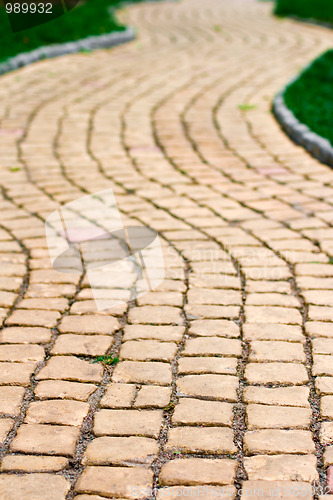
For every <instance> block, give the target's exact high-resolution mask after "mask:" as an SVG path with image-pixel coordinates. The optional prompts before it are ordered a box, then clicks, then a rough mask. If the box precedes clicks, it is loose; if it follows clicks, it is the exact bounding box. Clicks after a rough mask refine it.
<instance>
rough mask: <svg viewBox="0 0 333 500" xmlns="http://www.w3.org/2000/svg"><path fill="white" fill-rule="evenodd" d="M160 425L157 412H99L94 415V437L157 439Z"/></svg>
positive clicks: (160, 418)
mask: <svg viewBox="0 0 333 500" xmlns="http://www.w3.org/2000/svg"><path fill="white" fill-rule="evenodd" d="M161 424H162V412H161V411H158V410H100V411H99V412H98V413H96V414H95V420H94V433H95V434H96V436H103V435H108V434H109V435H113V436H130V435H132V434H134V435H135V434H136V435H138V434H140V435H141V434H142V435H143V436H146V437H154V438H157V437H158V436H159V433H160V428H161Z"/></svg>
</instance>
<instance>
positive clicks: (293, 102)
mask: <svg viewBox="0 0 333 500" xmlns="http://www.w3.org/2000/svg"><path fill="white" fill-rule="evenodd" d="M284 99H285V102H286V105H287V106H288V108H289V109H291V111H292V112H293V113H294V115H295V116H296V117H297V118H298V120H299V121H300V122H302V123H304V124H305V125H307V126H308V127H309V128H310V129H311V130H312V131H313V132H316V133H317V134H319V135H321V136H322V137H325V138H326V139H328V140H329V141H330V142H331V144H332V145H333V128H332V123H333V50H329V51H328V52H325V53H324V54H323V55H322V56H320V57H319V58H318V59H316V60H315V61H314V62H313V63H312V64H311V66H309V67H308V68H306V69H305V70H304V71H303V73H301V75H300V76H299V78H298V79H297V80H296V81H295V82H294V83H292V84H291V85H290V86H289V87H288V88H287V89H286V92H285V94H284Z"/></svg>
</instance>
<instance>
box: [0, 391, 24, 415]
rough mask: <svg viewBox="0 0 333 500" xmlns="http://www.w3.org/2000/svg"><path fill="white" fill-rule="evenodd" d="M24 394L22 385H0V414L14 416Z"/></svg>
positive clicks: (17, 411)
mask: <svg viewBox="0 0 333 500" xmlns="http://www.w3.org/2000/svg"><path fill="white" fill-rule="evenodd" d="M23 396H24V389H23V387H6V386H2V387H1V386H0V414H3V415H11V416H16V415H18V414H19V413H20V406H21V403H22V399H23Z"/></svg>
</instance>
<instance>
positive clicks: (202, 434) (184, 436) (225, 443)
mask: <svg viewBox="0 0 333 500" xmlns="http://www.w3.org/2000/svg"><path fill="white" fill-rule="evenodd" d="M165 448H166V449H167V450H174V449H175V450H180V451H182V452H184V453H209V454H221V455H222V454H229V453H236V451H237V448H236V447H235V445H234V442H233V431H232V430H231V429H229V428H227V427H224V428H221V427H206V428H197V427H178V428H176V429H170V430H169V432H168V441H167V443H166V446H165Z"/></svg>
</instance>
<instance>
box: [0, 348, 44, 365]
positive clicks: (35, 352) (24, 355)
mask: <svg viewBox="0 0 333 500" xmlns="http://www.w3.org/2000/svg"><path fill="white" fill-rule="evenodd" d="M44 356H45V352H44V349H43V348H42V347H40V346H38V345H17V344H15V345H0V361H11V362H15V361H16V362H22V363H23V362H26V361H42V360H43V359H44Z"/></svg>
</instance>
